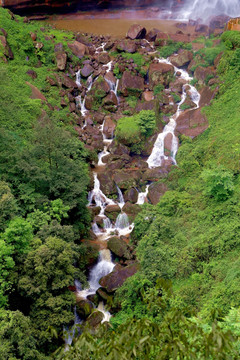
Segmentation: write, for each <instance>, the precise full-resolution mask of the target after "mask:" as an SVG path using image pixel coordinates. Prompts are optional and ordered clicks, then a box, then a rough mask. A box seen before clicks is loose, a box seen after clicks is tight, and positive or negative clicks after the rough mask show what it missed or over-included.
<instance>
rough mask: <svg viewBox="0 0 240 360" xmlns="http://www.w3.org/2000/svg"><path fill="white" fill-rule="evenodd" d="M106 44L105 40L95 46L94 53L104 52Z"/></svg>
mask: <svg viewBox="0 0 240 360" xmlns="http://www.w3.org/2000/svg"><path fill="white" fill-rule="evenodd" d="M106 44H107V43H106V42H103V43H102V44H101V45H100V46H98V47H97V48H96V50H95V53H96V54H99V53H100V52H106V51H105V50H104V47H105V45H106Z"/></svg>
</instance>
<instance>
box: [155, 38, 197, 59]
mask: <svg viewBox="0 0 240 360" xmlns="http://www.w3.org/2000/svg"><path fill="white" fill-rule="evenodd" d="M179 49H186V50H191V49H192V44H185V43H182V42H175V41H173V40H168V41H167V45H164V46H161V47H159V48H158V52H159V56H160V57H162V58H167V57H169V56H170V55H172V54H174V53H176V52H178V50H179Z"/></svg>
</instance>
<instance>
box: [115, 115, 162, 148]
mask: <svg viewBox="0 0 240 360" xmlns="http://www.w3.org/2000/svg"><path fill="white" fill-rule="evenodd" d="M155 128H156V118H155V113H154V111H152V110H142V111H140V112H139V113H138V114H135V115H133V116H131V117H124V118H121V119H120V120H119V121H118V123H117V127H116V131H115V135H116V140H117V141H119V142H121V143H123V144H125V145H128V146H130V148H131V151H132V152H139V151H141V148H142V146H143V145H144V141H145V140H146V139H147V138H148V137H149V136H151V135H152V134H153V132H154V130H155Z"/></svg>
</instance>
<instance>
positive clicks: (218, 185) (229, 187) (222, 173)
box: [201, 168, 234, 201]
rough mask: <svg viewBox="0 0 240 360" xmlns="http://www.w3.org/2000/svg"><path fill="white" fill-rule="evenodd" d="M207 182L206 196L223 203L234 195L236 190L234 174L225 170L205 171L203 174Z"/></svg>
mask: <svg viewBox="0 0 240 360" xmlns="http://www.w3.org/2000/svg"><path fill="white" fill-rule="evenodd" d="M201 178H202V179H203V180H204V182H205V190H204V192H205V195H207V196H210V197H213V198H215V199H216V200H218V201H223V200H226V199H227V198H229V196H231V195H232V193H233V190H234V185H233V174H232V173H231V172H230V171H228V170H225V169H224V168H215V169H205V170H203V172H202V174H201Z"/></svg>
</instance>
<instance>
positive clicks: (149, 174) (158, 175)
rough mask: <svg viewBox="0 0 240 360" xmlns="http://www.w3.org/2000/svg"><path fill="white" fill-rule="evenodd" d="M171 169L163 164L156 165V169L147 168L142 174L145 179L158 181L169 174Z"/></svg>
mask: <svg viewBox="0 0 240 360" xmlns="http://www.w3.org/2000/svg"><path fill="white" fill-rule="evenodd" d="M169 171H170V168H169V169H166V168H164V167H162V166H159V167H156V168H154V169H147V170H146V171H145V172H144V173H143V176H142V180H143V181H157V180H159V179H163V178H165V177H166V176H167V174H168V172H169Z"/></svg>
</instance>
